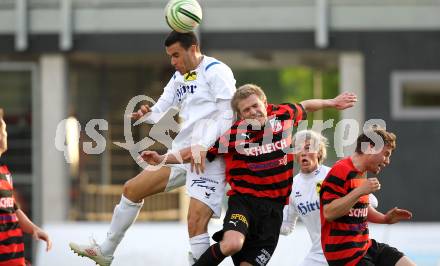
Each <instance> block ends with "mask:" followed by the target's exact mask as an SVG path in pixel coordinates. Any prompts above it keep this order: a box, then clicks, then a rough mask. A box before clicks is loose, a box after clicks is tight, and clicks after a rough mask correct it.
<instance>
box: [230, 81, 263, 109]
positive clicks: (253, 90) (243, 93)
mask: <svg viewBox="0 0 440 266" xmlns="http://www.w3.org/2000/svg"><path fill="white" fill-rule="evenodd" d="M253 94H255V95H257V96H258V98H260V100H261V101H263V102H267V97H266V94H264V91H263V90H262V89H261V88H260V87H259V86H257V85H255V84H245V85H243V86H241V87H240V88H238V89H237V91H236V92H235V94H234V96H233V97H232V100H231V106H232V110H234V112H236V113H237V114H240V110H238V102H240V101H241V100H244V99H246V98H247V97H249V96H251V95H253Z"/></svg>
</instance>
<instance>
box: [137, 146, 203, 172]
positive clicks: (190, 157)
mask: <svg viewBox="0 0 440 266" xmlns="http://www.w3.org/2000/svg"><path fill="white" fill-rule="evenodd" d="M206 154H207V148H206V147H204V146H202V145H193V146H191V147H188V148H184V149H182V150H180V151H179V154H174V153H167V154H164V155H159V154H158V153H157V152H156V151H143V152H142V153H141V155H140V156H139V159H140V160H143V161H145V162H147V163H148V164H151V165H158V164H161V163H165V164H181V163H191V172H193V171H196V173H197V174H200V173H203V172H204V171H205V161H206Z"/></svg>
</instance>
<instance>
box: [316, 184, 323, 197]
mask: <svg viewBox="0 0 440 266" xmlns="http://www.w3.org/2000/svg"><path fill="white" fill-rule="evenodd" d="M321 187H322V181H319V182H317V183H316V193H318V195H319V192H320V191H321Z"/></svg>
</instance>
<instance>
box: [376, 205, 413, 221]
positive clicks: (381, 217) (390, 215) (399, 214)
mask: <svg viewBox="0 0 440 266" xmlns="http://www.w3.org/2000/svg"><path fill="white" fill-rule="evenodd" d="M411 218H412V213H411V212H410V211H408V210H404V209H399V208H397V207H394V208H392V209H391V210H389V211H388V212H387V213H386V214H383V213H381V212H379V211H377V210H376V209H374V208H372V207H369V208H368V221H369V222H372V223H377V224H395V223H398V222H400V221H402V220H409V219H411Z"/></svg>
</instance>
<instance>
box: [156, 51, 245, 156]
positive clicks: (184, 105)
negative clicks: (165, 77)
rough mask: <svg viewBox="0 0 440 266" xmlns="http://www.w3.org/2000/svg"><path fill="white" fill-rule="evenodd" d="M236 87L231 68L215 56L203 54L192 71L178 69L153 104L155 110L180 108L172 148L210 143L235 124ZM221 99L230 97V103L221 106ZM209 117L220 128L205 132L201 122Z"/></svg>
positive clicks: (176, 149)
mask: <svg viewBox="0 0 440 266" xmlns="http://www.w3.org/2000/svg"><path fill="white" fill-rule="evenodd" d="M235 91H236V88H235V79H234V75H233V73H232V71H231V69H230V68H229V67H228V66H227V65H226V64H224V63H222V62H220V61H219V60H217V59H215V58H212V57H208V56H206V55H205V56H203V59H202V61H201V62H200V64H199V65H198V66H197V68H196V69H195V70H193V71H191V72H190V74H189V75H188V74H185V75H182V74H180V73H179V72H178V71H176V73H175V74H174V75H173V77H172V78H171V79H170V81H169V82H168V84H167V85H166V87H165V88H164V92H163V94H162V95H161V96H160V98H159V100H158V101H157V103H156V104H155V105H154V106H153V107H152V112H153V113H163V112H166V111H168V110H169V108H171V107H177V108H178V109H179V117H180V119H181V124H180V131H179V133H178V134H177V136H176V137H175V139H174V141H173V143H172V148H171V149H172V150H173V151H178V150H180V149H182V148H186V147H189V146H191V145H192V144H202V145H204V146H207V147H209V146H211V145H212V144H213V143H214V142H215V141H216V140H217V138H218V137H220V135H221V134H223V133H224V132H225V131H226V130H227V129H229V128H230V127H231V125H232V122H233V112H232V108H231V106H230V100H231V99H232V96H233V95H234V93H235ZM222 100H223V102H225V100H227V104H224V105H222V107H221V109H222V110H219V107H218V105H217V104H218V102H219V101H222ZM208 119H210V120H211V121H216V124H217V125H215V126H216V127H217V128H216V129H215V130H214V131H213V130H211V131H209V132H210V133H206V131H207V129H206V126H200V125H201V122H203V121H204V120H205V121H206V120H208ZM195 141H196V142H195ZM216 161H219V160H216Z"/></svg>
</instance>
